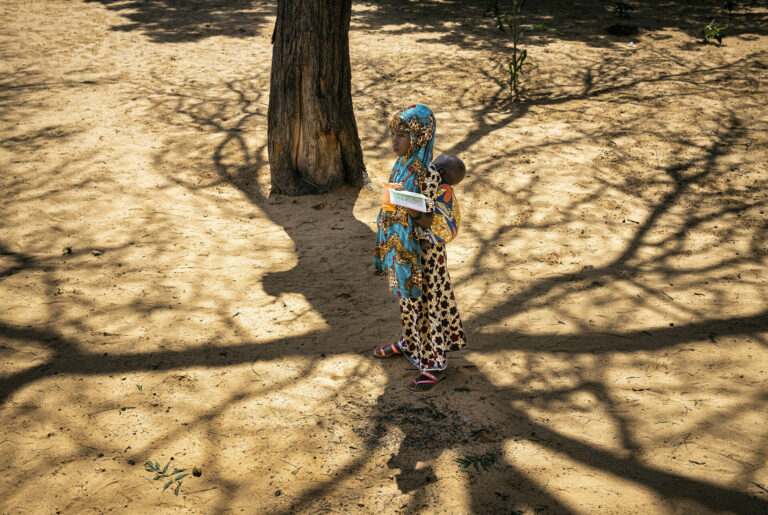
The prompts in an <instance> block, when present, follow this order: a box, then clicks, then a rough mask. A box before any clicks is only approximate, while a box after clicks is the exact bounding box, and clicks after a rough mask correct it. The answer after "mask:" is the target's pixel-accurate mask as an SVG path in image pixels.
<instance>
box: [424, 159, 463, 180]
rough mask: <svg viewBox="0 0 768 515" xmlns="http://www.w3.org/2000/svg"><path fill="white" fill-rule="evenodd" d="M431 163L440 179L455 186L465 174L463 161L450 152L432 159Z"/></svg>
mask: <svg viewBox="0 0 768 515" xmlns="http://www.w3.org/2000/svg"><path fill="white" fill-rule="evenodd" d="M432 164H433V165H435V169H436V170H437V172H438V173H439V174H440V179H441V181H442V182H443V183H447V184H450V185H451V186H456V185H457V184H458V183H460V182H461V181H462V180H463V179H464V176H465V175H466V174H467V168H466V167H465V166H464V161H462V160H461V159H459V158H458V157H456V156H452V155H450V154H442V155H441V156H439V157H438V158H437V159H435V160H434V161H432Z"/></svg>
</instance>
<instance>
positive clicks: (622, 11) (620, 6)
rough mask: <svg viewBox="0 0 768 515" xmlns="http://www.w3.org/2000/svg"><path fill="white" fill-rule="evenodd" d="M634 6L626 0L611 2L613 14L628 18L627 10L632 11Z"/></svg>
mask: <svg viewBox="0 0 768 515" xmlns="http://www.w3.org/2000/svg"><path fill="white" fill-rule="evenodd" d="M634 9H635V8H634V7H632V6H631V5H629V4H628V3H626V2H616V3H615V4H613V14H615V15H616V16H618V17H619V18H629V11H633V10H634Z"/></svg>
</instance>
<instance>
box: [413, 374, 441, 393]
mask: <svg viewBox="0 0 768 515" xmlns="http://www.w3.org/2000/svg"><path fill="white" fill-rule="evenodd" d="M422 377H424V378H426V379H421V378H422ZM443 379H445V374H444V373H443V371H442V370H435V372H434V373H430V372H420V373H419V377H417V378H416V379H414V380H413V381H411V384H409V385H408V389H409V390H411V391H412V392H426V391H427V390H431V389H432V388H434V386H435V385H436V384H437V383H439V382H440V381H442V380H443Z"/></svg>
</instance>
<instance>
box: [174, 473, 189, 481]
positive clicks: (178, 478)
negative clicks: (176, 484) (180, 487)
mask: <svg viewBox="0 0 768 515" xmlns="http://www.w3.org/2000/svg"><path fill="white" fill-rule="evenodd" d="M188 475H189V474H182V475H180V476H179V477H177V478H176V481H181V480H182V479H184V478H185V477H186V476H188Z"/></svg>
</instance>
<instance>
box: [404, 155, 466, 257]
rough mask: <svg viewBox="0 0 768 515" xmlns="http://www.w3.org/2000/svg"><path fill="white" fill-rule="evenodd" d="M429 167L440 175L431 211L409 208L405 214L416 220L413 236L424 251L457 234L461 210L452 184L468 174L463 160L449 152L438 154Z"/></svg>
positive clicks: (449, 239) (443, 242)
mask: <svg viewBox="0 0 768 515" xmlns="http://www.w3.org/2000/svg"><path fill="white" fill-rule="evenodd" d="M431 166H432V167H434V168H435V170H437V173H439V174H440V186H438V189H437V196H436V197H435V199H434V201H435V208H434V212H433V213H421V212H419V211H414V210H412V209H408V214H409V215H410V216H411V218H412V219H413V220H414V221H415V222H416V225H417V229H416V237H417V238H418V239H419V240H420V243H421V248H422V250H426V248H428V246H429V245H439V244H446V243H448V242H450V241H451V240H453V239H454V238H455V237H456V234H457V233H458V230H459V225H460V224H461V213H460V211H459V203H458V200H457V199H456V195H455V194H454V191H453V186H455V185H457V184H458V183H460V182H461V181H462V180H463V179H464V177H465V176H466V174H467V169H466V167H465V166H464V162H463V161H462V160H461V159H459V158H458V157H456V156H452V155H449V154H443V155H441V156H440V157H438V158H437V159H435V160H434V161H432V165H431Z"/></svg>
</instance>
